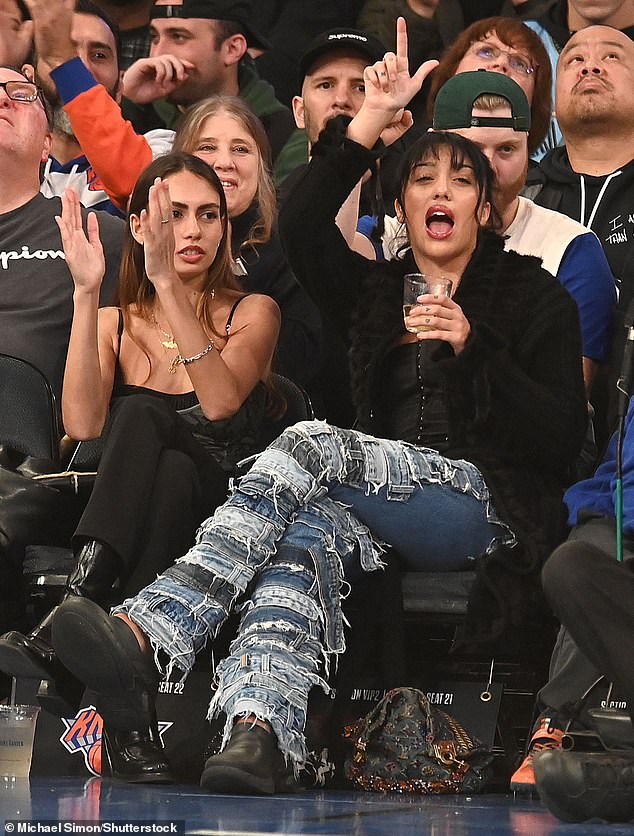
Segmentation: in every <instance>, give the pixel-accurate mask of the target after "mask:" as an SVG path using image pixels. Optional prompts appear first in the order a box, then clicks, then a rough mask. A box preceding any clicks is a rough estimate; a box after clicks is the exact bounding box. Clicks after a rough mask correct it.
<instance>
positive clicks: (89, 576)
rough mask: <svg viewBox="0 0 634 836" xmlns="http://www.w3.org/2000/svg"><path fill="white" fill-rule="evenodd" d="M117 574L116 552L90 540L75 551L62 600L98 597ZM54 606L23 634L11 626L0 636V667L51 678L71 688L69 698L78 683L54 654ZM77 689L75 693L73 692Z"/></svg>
mask: <svg viewBox="0 0 634 836" xmlns="http://www.w3.org/2000/svg"><path fill="white" fill-rule="evenodd" d="M119 574H120V560H119V557H118V555H117V554H116V553H115V552H114V551H113V550H112V549H111V548H110V547H109V546H107V545H105V544H104V543H99V542H97V541H96V540H90V541H88V542H87V543H85V544H84V545H83V546H82V547H81V549H80V550H79V552H78V554H77V565H76V567H75V569H74V570H73V571H72V572H71V574H70V575H69V576H68V580H67V582H66V587H65V589H64V595H63V597H62V601H65V600H66V599H67V598H69V597H72V596H79V597H82V598H90V599H91V600H97V601H99V600H102V599H103V597H104V596H105V595H107V594H108V592H109V591H110V590H111V589H112V585H113V583H114V582H115V580H116V579H117V578H118V577H119ZM56 609H57V607H54V608H53V609H52V610H51V611H50V612H49V613H48V615H46V616H45V617H44V618H43V619H42V621H40V623H39V624H38V625H37V627H34V628H33V630H31V632H30V633H28V634H27V635H23V634H22V633H19V632H17V631H16V630H11V631H9V632H8V633H5V634H4V635H3V636H0V671H4V673H8V674H9V675H10V676H16V677H23V678H26V679H47V680H55V681H56V682H57V683H58V685H59V688H58V689H57V690H58V691H59V690H60V689H63V690H64V691H67V692H69V695H70V691H73V696H72V701H75V700H76V699H80V698H81V691H80V690H79V688H78V687H75V688H73V687H72V683H70V682H69V675H68V672H67V671H65V670H64V668H63V667H62V665H60V663H59V661H58V660H57V658H56V656H55V651H54V650H53V645H52V640H51V625H52V623H53V616H54V615H55V611H56ZM78 691H79V693H77V692H78Z"/></svg>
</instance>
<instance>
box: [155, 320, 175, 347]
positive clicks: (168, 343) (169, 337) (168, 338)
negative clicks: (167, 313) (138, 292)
mask: <svg viewBox="0 0 634 836" xmlns="http://www.w3.org/2000/svg"><path fill="white" fill-rule="evenodd" d="M152 322H153V323H154V327H155V328H156V331H157V333H158V335H159V340H160V343H161V345H162V346H163V348H169V349H174V348H178V345H177V344H176V340H175V339H174V335H173V334H169V333H168V332H167V331H164V330H163V329H162V328H161V326H160V325H159V323H158V319H157V318H156V317H155V316H154V314H152ZM161 335H163V337H164V338H165V339H161Z"/></svg>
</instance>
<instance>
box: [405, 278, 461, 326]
mask: <svg viewBox="0 0 634 836" xmlns="http://www.w3.org/2000/svg"><path fill="white" fill-rule="evenodd" d="M426 294H431V295H432V296H451V280H450V279H445V278H443V277H442V276H441V277H438V278H435V277H433V276H429V275H427V274H425V273H407V275H406V276H405V278H404V279H403V316H404V317H407V316H409V313H410V311H411V310H412V308H413V307H415V305H417V304H418V297H419V296H424V295H426ZM405 327H406V328H407V330H408V331H410V332H411V333H413V334H416V333H417V332H418V331H433V327H432V326H431V325H419V326H418V327H417V328H412V327H408V326H407V324H406V325H405Z"/></svg>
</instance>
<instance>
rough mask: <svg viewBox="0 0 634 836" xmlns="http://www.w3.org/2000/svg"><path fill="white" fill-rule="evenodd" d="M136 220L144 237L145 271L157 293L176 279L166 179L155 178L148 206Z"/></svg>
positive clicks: (170, 210) (170, 202) (169, 202)
mask: <svg viewBox="0 0 634 836" xmlns="http://www.w3.org/2000/svg"><path fill="white" fill-rule="evenodd" d="M135 221H136V227H137V229H138V232H139V233H140V237H141V238H142V240H143V249H144V252H145V272H146V274H147V277H148V279H149V280H150V281H151V282H152V284H153V285H154V287H155V288H156V290H157V292H160V291H161V290H162V289H164V288H167V287H169V286H171V285H172V283H173V282H174V281H175V280H176V279H177V278H178V277H177V275H176V270H175V268H174V246H175V245H174V231H173V229H172V200H171V198H170V190H169V185H168V183H167V181H166V180H161V178H160V177H157V178H156V180H155V181H154V183H153V185H152V186H150V191H149V194H148V208H147V209H143V210H142V211H141V214H140V215H139V216H138V219H135Z"/></svg>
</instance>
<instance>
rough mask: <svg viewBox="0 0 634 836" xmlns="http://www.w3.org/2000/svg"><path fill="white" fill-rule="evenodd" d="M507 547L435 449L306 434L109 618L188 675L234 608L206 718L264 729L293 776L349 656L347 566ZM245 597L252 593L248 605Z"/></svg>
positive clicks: (323, 432)
mask: <svg viewBox="0 0 634 836" xmlns="http://www.w3.org/2000/svg"><path fill="white" fill-rule="evenodd" d="M502 541H503V542H505V543H513V542H514V536H513V534H512V532H511V531H510V529H509V528H508V527H507V526H506V525H505V524H504V523H502V522H501V521H500V520H499V518H498V517H497V515H496V512H495V510H494V508H493V507H492V503H491V500H490V497H489V491H488V489H487V486H486V484H485V482H484V479H483V478H482V475H481V474H480V472H479V471H478V469H477V468H476V467H475V466H474V465H472V464H470V463H469V462H465V461H458V460H451V459H447V458H445V457H443V456H441V455H439V454H438V453H436V452H435V451H433V450H430V449H427V448H424V447H415V446H412V445H410V444H406V443H403V442H399V441H388V440H383V439H377V438H374V437H372V436H367V435H364V434H363V433H360V432H357V431H355V430H342V429H338V428H336V427H332V426H330V425H329V424H326V423H325V422H321V421H305V422H301V423H299V424H295V425H294V426H293V427H290V428H289V429H287V430H285V432H284V433H282V435H281V436H279V438H277V439H276V440H275V441H274V442H273V443H272V444H271V445H270V446H269V447H268V448H267V449H266V450H265V451H264V452H263V453H261V454H260V455H259V456H258V457H257V459H256V460H255V462H254V464H253V466H252V467H251V469H250V470H249V472H248V473H247V474H246V475H245V476H244V477H242V479H241V480H240V481H239V483H238V485H237V487H236V488H235V490H234V492H233V494H232V496H231V497H230V498H229V499H228V501H227V502H226V503H225V504H224V505H222V506H221V507H220V508H218V509H217V511H216V512H215V514H214V516H213V517H210V518H209V519H208V520H206V521H205V522H204V523H203V524H202V526H201V527H200V529H199V531H198V534H197V537H196V544H195V545H194V546H193V547H192V548H191V549H190V550H189V552H188V553H187V554H186V555H185V556H184V557H182V558H180V559H179V560H178V561H177V562H176V563H175V564H174V565H173V566H172V567H170V568H169V569H168V570H167V571H166V572H164V573H163V574H162V575H161V576H159V577H158V578H157V579H156V581H154V582H153V583H151V584H150V585H149V586H147V587H146V588H145V589H143V590H142V591H141V592H140V593H139V594H138V595H136V596H135V597H134V598H131V599H128V600H127V601H125V602H124V603H123V604H122V605H121V606H120V607H119V608H117V611H123V612H127V613H128V615H129V616H130V617H131V618H132V619H133V621H135V622H136V623H137V624H138V625H139V626H140V627H141V628H142V629H143V630H144V632H145V633H146V634H147V635H148V637H149V639H150V641H151V642H152V645H153V647H154V648H155V651H156V653H157V658H159V651H163V652H164V653H165V654H167V656H168V658H169V664H168V672H169V671H171V669H172V668H173V667H174V666H176V667H178V668H179V669H180V670H182V671H183V672H184V673H187V672H189V670H190V669H191V667H192V665H193V663H194V658H195V656H196V653H197V652H198V651H199V650H200V649H201V648H202V647H203V646H204V645H205V644H206V642H207V641H208V640H209V639H211V638H213V637H214V636H215V635H216V634H217V632H218V630H219V628H220V626H221V625H222V623H223V622H224V621H225V619H226V617H227V615H228V613H229V612H230V611H231V610H232V609H233V608H234V607H235V606H236V605H237V604H238V602H239V605H240V607H241V612H242V618H241V623H240V628H239V631H238V636H237V638H236V639H235V640H234V642H233V643H232V645H231V648H230V653H229V656H228V657H227V658H226V659H225V660H224V661H223V662H221V663H220V665H219V666H218V671H217V677H218V688H217V691H216V694H215V696H214V698H213V699H212V702H211V705H210V707H209V718H210V719H211V718H212V717H213V716H215V715H216V714H217V713H219V712H220V711H225V713H226V715H227V724H226V726H225V735H224V741H223V745H224V743H226V741H227V740H228V738H229V735H230V733H231V729H232V726H233V721H234V719H235V718H236V717H238V716H248V715H255V716H256V717H258V718H259V719H262V720H267V721H268V722H269V723H270V724H271V726H272V728H273V731H274V732H275V734H276V736H277V740H278V745H279V747H280V750H281V751H282V752H283V753H284V754H285V756H286V757H287V758H288V759H290V760H291V761H292V763H293V765H294V767H295V769H296V770H297V769H299V768H301V766H303V764H304V763H305V760H306V756H307V752H306V745H305V740H304V734H303V732H304V725H305V720H306V705H307V700H308V693H309V691H310V689H311V687H312V686H313V685H315V684H319V685H321V686H322V687H323V688H324V689H327V685H326V683H325V681H324V679H323V678H322V676H321V675H320V670H321V667H322V663H323V664H324V667H325V672H326V674H327V671H328V662H329V659H330V658H331V657H332V655H333V654H339V653H342V652H343V651H344V650H345V643H344V633H343V621H344V619H343V615H342V612H341V599H342V597H344V596H345V592H346V590H347V588H348V586H347V582H346V581H345V573H346V567H347V566H348V565H349V564H350V563H351V562H353V561H354V563H355V564H356V565H358V564H359V563H360V565H361V568H362V569H364V570H366V571H370V570H373V569H377V568H380V567H381V566H382V561H381V558H380V554H381V551H382V547H381V544H389V545H390V546H393V547H395V548H396V549H397V550H398V552H399V554H400V555H401V557H402V559H403V560H404V563H405V565H406V566H407V567H409V568H414V569H419V570H421V571H424V570H426V569H427V570H429V569H433V570H438V569H442V568H444V569H447V570H457V569H463V568H466V567H468V565H469V563H470V561H471V560H473V559H474V558H475V557H477V556H479V555H481V554H484V553H485V552H487V551H489V550H491V549H492V548H493V547H494V546H495V544H496V543H498V542H502ZM245 593H247V594H246V595H245Z"/></svg>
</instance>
